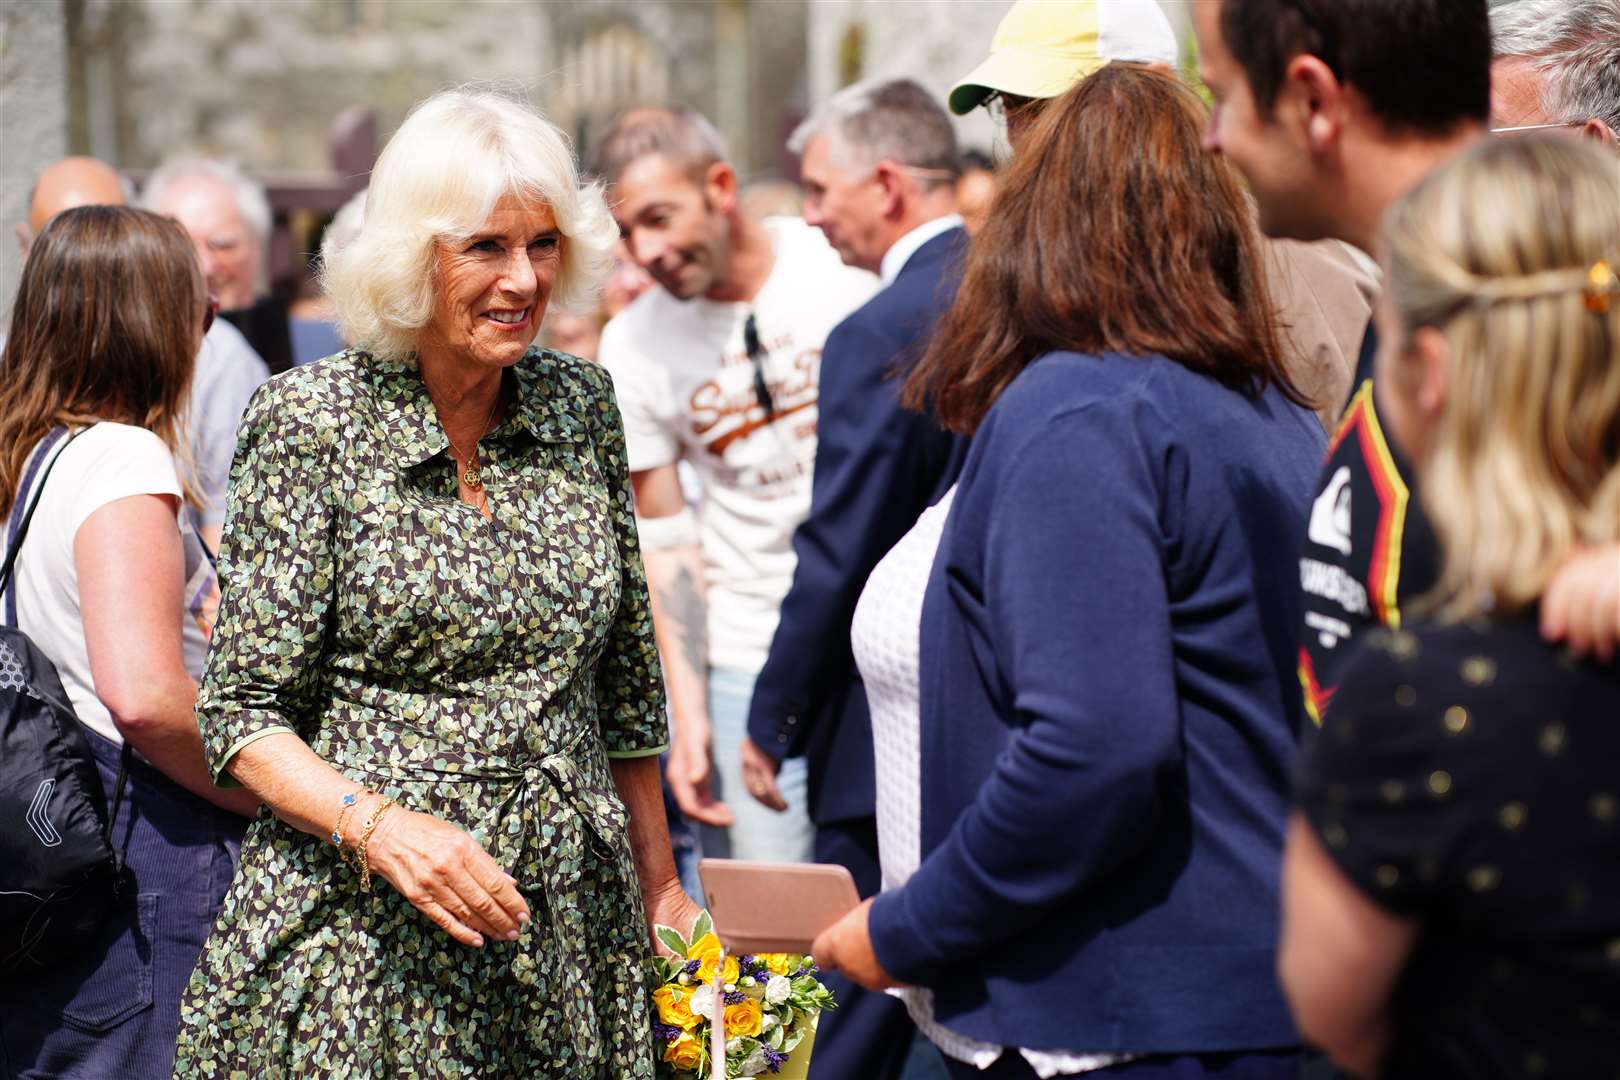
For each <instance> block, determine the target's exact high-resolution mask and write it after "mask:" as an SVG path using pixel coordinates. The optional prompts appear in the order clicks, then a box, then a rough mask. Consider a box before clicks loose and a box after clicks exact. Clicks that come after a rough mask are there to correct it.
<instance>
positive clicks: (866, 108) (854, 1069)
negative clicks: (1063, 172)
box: [742, 79, 967, 1078]
mask: <svg viewBox="0 0 1620 1080" xmlns="http://www.w3.org/2000/svg"><path fill="white" fill-rule="evenodd" d="M789 146H790V148H791V149H793V150H794V151H795V152H797V153H800V154H802V155H803V162H802V176H803V180H804V185H805V191H806V200H805V220H806V221H808V222H810V223H811V224H814V225H818V226H820V227H821V229H822V231H824V232H825V233H826V234H827V239H828V241H829V242H831V244H832V245H833V247H834V248H836V249H837V250H838V253H839V255H840V256H842V257H843V260H844V261H845V262H846V263H849V264H850V265H852V266H859V267H863V268H865V269H867V270H872V271H874V272H876V273H878V274H879V275H880V277H881V278H882V281H883V283H884V286H885V287H884V289H883V291H882V292H880V293H878V294H877V296H875V297H873V298H872V299H871V300H870V301H868V302H867V304H866V305H865V306H864V307H862V308H860V309H858V310H857V311H856V312H855V313H854V314H852V315H850V316H849V317H848V318H847V319H845V320H844V321H843V322H842V323H840V324H839V325H838V326H837V327H836V328H835V329H834V330H833V331H832V333H831V334H829V335H828V337H827V343H826V345H825V346H824V348H823V350H822V359H821V406H820V430H819V433H818V438H819V442H818V444H817V449H816V469H815V483H814V489H813V495H812V499H811V506H810V516H809V517H808V518H807V519H806V520H805V522H804V523H803V524H802V525H800V526H799V529H798V532H797V533H796V534H795V535H794V538H793V547H794V551H795V552H796V554H797V556H798V567H797V569H796V570H795V572H794V576H793V587H792V589H791V591H789V593H788V595H787V599H786V600H784V601H783V603H782V615H781V622H780V624H779V625H778V627H777V630H776V636H775V638H774V639H773V640H772V643H771V651H770V656H769V658H768V659H767V660H766V662H765V667H764V669H763V670H762V671H761V672H760V675H759V680H758V682H757V683H756V684H755V687H754V699H753V705H752V707H751V708H750V710H749V718H748V732H749V736H750V738H749V740H748V741H747V742H745V743H744V744H743V762H742V764H743V776H744V779H745V780H746V781H747V784H748V787H749V791H750V794H752V795H753V796H754V797H755V798H757V799H759V800H760V801H761V802H763V803H765V804H766V805H767V806H775V807H778V808H780V807H781V806H782V805H784V804H783V803H782V802H781V797H780V795H779V794H778V793H777V791H776V785H775V783H774V780H775V775H776V770H777V768H778V766H779V763H780V761H781V759H782V758H784V757H788V756H795V755H800V754H803V755H805V756H806V757H807V758H808V759H809V801H810V806H809V810H810V816H811V819H812V820H813V821H814V822H815V823H816V858H817V860H818V861H821V862H836V863H841V864H842V865H844V866H847V867H848V868H849V869H850V872H851V873H852V874H853V875H854V877H855V882H856V884H857V886H858V887H859V888H860V891H861V894H862V895H863V896H870V895H872V894H873V893H876V892H877V891H878V888H879V886H880V876H879V869H878V858H877V821H876V816H875V813H876V811H875V807H874V799H875V780H874V776H873V758H872V727H871V720H870V717H869V716H868V713H867V705H866V692H865V690H864V688H863V687H862V686H861V680H860V674H859V672H858V671H857V670H856V667H855V661H854V657H853V656H852V655H851V652H850V643H849V630H850V621H851V619H852V618H853V617H854V614H855V602H856V600H858V599H859V598H860V594H861V589H862V588H863V587H864V586H865V584H866V578H867V576H868V575H869V574H870V573H871V572H872V568H873V567H874V566H876V565H877V563H878V560H879V559H881V558H882V557H883V556H884V555H885V554H886V553H887V552H888V550H889V548H891V547H893V546H894V544H895V542H896V541H898V540H899V539H900V538H901V537H902V536H904V535H905V534H906V532H907V530H909V529H910V528H911V526H912V525H913V524H915V523H916V520H917V517H918V515H920V514H921V513H922V511H923V510H924V509H926V508H927V507H928V506H929V505H930V504H931V503H933V502H934V501H935V500H937V499H938V498H939V497H940V496H941V495H942V494H944V492H945V491H946V490H947V489H948V488H949V487H950V485H951V484H952V483H953V482H954V481H955V479H956V475H957V473H958V472H959V471H960V470H961V465H962V460H963V458H964V457H965V455H966V441H965V440H963V439H961V438H960V437H958V436H954V435H951V434H950V433H948V432H946V431H944V430H943V429H942V428H941V427H940V426H939V425H938V424H937V423H936V422H935V421H934V419H933V418H932V417H931V416H926V415H923V414H920V413H915V412H910V411H907V410H905V409H902V408H901V406H900V400H899V394H900V384H901V382H902V381H903V378H902V376H903V373H904V371H905V369H906V368H908V367H909V366H910V365H911V364H912V363H914V362H915V361H916V359H917V358H918V357H919V356H920V355H921V353H922V350H923V349H924V348H925V347H926V346H927V343H928V338H929V336H930V335H931V334H932V333H933V328H934V323H935V322H936V320H937V319H938V318H939V316H940V314H941V313H943V312H944V310H945V308H946V307H948V306H949V304H950V302H951V300H952V298H953V297H954V296H955V294H956V286H957V284H958V282H959V281H960V279H961V261H962V255H963V253H964V251H965V249H966V244H967V234H966V233H965V232H964V231H963V230H962V227H961V218H959V217H958V216H957V215H956V214H955V203H956V195H955V186H954V181H955V178H956V160H957V158H956V139H955V135H954V133H953V131H952V128H951V123H950V119H949V118H948V117H947V116H946V115H945V112H944V110H943V109H942V108H941V107H940V106H939V104H938V103H936V102H935V101H934V100H933V99H932V98H931V97H930V96H929V95H928V92H927V91H926V90H924V89H923V88H922V87H921V86H919V85H918V84H917V83H915V82H912V81H911V80H909V79H900V80H891V81H885V82H868V83H862V84H857V85H856V86H852V87H850V88H848V89H847V90H844V91H842V92H840V93H839V94H838V95H836V96H835V97H833V98H832V99H830V100H829V101H828V102H827V103H826V105H824V106H823V107H822V108H821V109H820V110H818V111H817V112H816V114H815V115H813V116H811V117H810V119H809V120H807V121H806V122H805V123H804V124H803V125H801V126H800V128H799V129H798V130H797V131H795V132H794V134H793V137H792V139H791V140H790V142H789ZM835 989H836V990H837V992H838V1000H839V1007H838V1010H837V1011H836V1012H833V1013H828V1014H826V1015H825V1016H824V1017H823V1018H822V1022H821V1028H820V1032H819V1033H818V1036H817V1041H816V1053H815V1057H814V1059H813V1061H814V1064H813V1066H812V1069H813V1073H812V1075H813V1076H821V1077H854V1076H859V1077H863V1078H866V1077H871V1078H881V1077H895V1076H899V1075H900V1074H901V1071H902V1069H903V1068H904V1066H905V1062H906V1057H907V1053H908V1049H909V1047H910V1044H911V1035H912V1031H913V1029H912V1024H911V1021H910V1018H909V1017H908V1016H907V1014H906V1011H905V1008H904V1007H903V1006H902V1005H901V1004H900V1003H899V1002H898V1001H896V1000H895V999H893V998H889V997H887V996H886V995H883V994H873V993H870V992H868V991H865V990H862V989H861V988H860V987H858V986H856V985H855V984H853V983H848V982H843V981H842V980H840V981H839V984H838V985H837V986H835Z"/></svg>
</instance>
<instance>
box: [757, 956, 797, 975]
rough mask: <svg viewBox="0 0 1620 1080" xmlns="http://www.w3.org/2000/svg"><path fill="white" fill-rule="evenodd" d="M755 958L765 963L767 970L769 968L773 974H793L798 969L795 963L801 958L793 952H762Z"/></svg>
mask: <svg viewBox="0 0 1620 1080" xmlns="http://www.w3.org/2000/svg"><path fill="white" fill-rule="evenodd" d="M754 959H755V960H758V961H759V962H760V963H762V964H764V965H765V967H766V970H768V971H769V972H770V973H771V974H772V975H791V974H792V973H793V972H794V971H796V970H798V969H797V967H796V966H795V965H796V962H797V961H798V959H799V958H798V957H797V956H794V955H792V954H791V953H785V952H771V953H760V954H759V955H758V956H756V957H754Z"/></svg>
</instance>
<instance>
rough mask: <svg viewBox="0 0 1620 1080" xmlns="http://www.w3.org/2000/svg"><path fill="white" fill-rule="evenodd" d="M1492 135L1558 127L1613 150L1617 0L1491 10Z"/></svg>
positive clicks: (1618, 137)
mask: <svg viewBox="0 0 1620 1080" xmlns="http://www.w3.org/2000/svg"><path fill="white" fill-rule="evenodd" d="M1491 38H1492V42H1493V44H1494V45H1495V47H1496V60H1495V61H1494V62H1493V63H1492V64H1491V133H1492V134H1493V135H1517V134H1520V133H1521V132H1530V131H1548V130H1560V129H1561V130H1564V131H1567V132H1569V133H1570V134H1579V135H1582V136H1584V137H1586V138H1589V139H1595V140H1597V141H1598V142H1599V143H1602V144H1603V145H1605V146H1607V147H1609V148H1610V149H1611V150H1616V151H1620V0H1516V2H1515V3H1510V4H1503V5H1501V6H1499V7H1496V8H1493V9H1492V10H1491Z"/></svg>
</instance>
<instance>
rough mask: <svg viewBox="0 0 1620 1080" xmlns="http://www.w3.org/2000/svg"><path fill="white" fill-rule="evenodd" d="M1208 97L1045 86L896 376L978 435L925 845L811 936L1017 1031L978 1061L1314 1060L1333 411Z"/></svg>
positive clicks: (1168, 1066)
mask: <svg viewBox="0 0 1620 1080" xmlns="http://www.w3.org/2000/svg"><path fill="white" fill-rule="evenodd" d="M1203 120H1204V110H1203V106H1202V105H1201V103H1199V102H1198V100H1197V99H1196V98H1195V97H1194V96H1193V95H1192V94H1191V93H1190V91H1188V90H1187V89H1186V88H1185V87H1183V86H1182V85H1181V84H1180V83H1179V82H1178V81H1177V80H1176V79H1175V78H1174V77H1173V76H1171V75H1169V74H1167V73H1163V72H1160V71H1155V70H1151V69H1147V68H1143V67H1139V66H1135V65H1128V64H1114V65H1111V66H1109V67H1108V68H1105V69H1103V70H1102V71H1101V72H1099V73H1097V74H1095V75H1092V76H1091V77H1090V78H1088V79H1086V80H1085V81H1084V82H1082V83H1081V84H1080V85H1079V86H1077V87H1076V88H1075V89H1074V90H1072V91H1070V92H1069V93H1068V94H1067V95H1066V96H1065V97H1064V98H1062V99H1059V100H1058V101H1055V102H1053V103H1052V105H1051V106H1049V107H1048V108H1047V109H1046V110H1045V111H1044V113H1043V115H1042V117H1041V118H1040V120H1039V121H1038V124H1039V127H1038V128H1037V129H1036V130H1034V131H1033V132H1032V134H1031V136H1030V138H1029V139H1028V140H1027V141H1026V142H1025V144H1024V146H1023V148H1022V150H1021V152H1020V154H1019V156H1018V158H1017V160H1016V161H1015V162H1014V163H1013V165H1012V168H1011V170H1010V173H1009V175H1008V176H1007V178H1006V183H1005V187H1004V188H1003V190H1002V192H1001V194H1000V195H999V196H998V198H997V201H996V203H995V205H994V207H993V208H992V211H991V219H990V221H989V223H988V224H987V225H986V226H985V229H984V231H983V233H982V234H981V235H980V236H979V237H977V238H976V239H975V242H974V245H973V249H972V252H971V254H970V256H969V262H968V266H967V271H966V277H965V280H964V283H963V286H962V289H961V292H960V294H959V295H958V298H957V301H956V304H955V307H954V308H953V309H952V310H951V312H950V313H949V314H948V315H947V316H946V318H945V320H944V321H943V322H942V324H941V328H940V331H939V333H938V335H937V336H936V338H935V340H934V343H933V345H932V347H931V349H930V351H929V353H928V355H927V356H926V357H925V359H924V360H923V362H922V363H921V364H920V365H919V366H918V368H917V369H916V371H915V374H914V375H913V376H912V378H911V381H910V383H909V384H908V387H907V392H908V395H909V396H910V398H911V401H912V403H913V404H918V403H922V402H929V403H932V404H933V406H934V407H935V408H936V409H937V410H938V413H939V414H940V415H941V417H942V418H943V419H944V420H945V422H946V423H947V424H948V425H949V426H951V427H952V428H953V429H955V430H958V431H961V432H964V433H971V434H972V435H973V447H972V450H971V452H970V456H969V458H968V462H967V465H966V467H965V470H964V472H963V474H962V478H961V480H960V483H959V485H958V490H957V494H956V499H955V504H954V506H953V507H952V509H951V513H950V517H949V519H948V521H947V523H946V525H945V531H944V536H943V538H942V540H941V547H940V550H939V555H938V558H937V560H936V561H935V563H934V568H933V572H932V576H931V579H930V581H929V585H928V592H927V598H926V601H925V604H924V609H923V621H922V630H921V641H920V647H921V688H920V689H921V747H922V751H921V752H922V760H921V767H922V838H921V840H922V845H921V850H922V852H923V855H924V859H923V862H922V865H921V866H920V868H919V869H918V871H917V872H916V874H915V875H914V876H913V877H912V878H911V879H910V880H909V881H908V882H907V883H906V884H905V885H904V886H903V887H901V888H899V889H896V890H894V891H891V892H887V893H884V894H883V895H881V896H880V897H878V898H877V899H876V901H875V902H873V901H868V902H867V903H866V904H863V905H862V906H861V907H860V908H858V909H856V910H855V911H854V912H852V913H851V914H850V915H849V916H848V917H846V918H845V919H844V920H843V921H842V922H840V923H839V924H837V925H836V926H834V927H833V928H832V929H830V930H829V931H828V932H827V933H825V934H824V935H822V937H821V939H820V940H818V941H817V942H816V945H815V956H816V959H817V961H818V962H819V963H821V964H822V965H823V966H824V967H829V968H836V969H840V970H843V971H844V972H846V973H847V974H849V975H850V976H851V977H852V978H854V979H855V980H856V981H858V982H861V983H863V984H866V985H868V986H872V987H880V986H892V985H896V984H898V983H910V984H917V985H922V986H927V987H929V988H931V989H932V990H933V991H934V1001H935V1010H936V1019H938V1020H939V1021H941V1022H943V1023H944V1024H945V1026H947V1027H948V1028H950V1029H951V1030H952V1031H953V1032H956V1033H959V1034H961V1035H965V1036H968V1037H970V1038H972V1039H975V1040H980V1041H982V1042H986V1043H988V1044H991V1046H992V1047H998V1046H999V1047H1001V1048H1002V1052H1001V1054H1000V1056H999V1058H998V1059H997V1060H996V1062H995V1064H994V1065H993V1066H992V1067H991V1068H990V1069H989V1070H988V1071H986V1072H979V1071H977V1070H975V1069H974V1067H973V1066H971V1065H967V1064H963V1063H959V1062H954V1061H953V1062H952V1063H951V1068H952V1069H953V1070H958V1074H959V1075H961V1076H977V1077H993V1076H1006V1077H1031V1076H1035V1075H1037V1074H1036V1072H1035V1071H1034V1069H1033V1068H1032V1067H1031V1065H1030V1063H1029V1062H1030V1060H1031V1059H1033V1060H1035V1061H1037V1062H1039V1064H1040V1065H1041V1067H1042V1069H1043V1070H1049V1069H1051V1068H1058V1069H1060V1070H1061V1071H1066V1072H1079V1071H1083V1070H1088V1071H1089V1070H1097V1066H1098V1065H1099V1064H1100V1063H1102V1062H1112V1063H1111V1064H1105V1065H1103V1066H1102V1068H1101V1069H1100V1070H1097V1071H1096V1072H1095V1075H1098V1076H1109V1077H1112V1076H1113V1075H1115V1074H1128V1075H1130V1076H1132V1077H1150V1076H1172V1075H1173V1076H1199V1075H1203V1074H1204V1073H1205V1072H1206V1071H1213V1070H1216V1069H1219V1070H1220V1073H1219V1074H1220V1075H1221V1076H1223V1077H1234V1076H1236V1077H1272V1076H1286V1075H1293V1074H1294V1072H1296V1071H1297V1069H1298V1065H1299V1055H1298V1051H1297V1049H1296V1045H1297V1043H1298V1036H1297V1035H1296V1033H1295V1031H1294V1029H1293V1026H1292V1024H1291V1022H1290V1020H1289V1015H1288V1010H1287V1007H1286V1005H1285V1004H1284V1001H1283V997H1282V993H1281V990H1280V988H1279V986H1278V983H1277V978H1276V974H1275V964H1276V945H1277V936H1278V916H1277V912H1278V869H1279V864H1280V859H1281V853H1282V846H1283V837H1284V824H1285V819H1286V814H1287V808H1288V795H1289V779H1290V770H1291V767H1292V764H1293V760H1294V751H1295V741H1296V738H1297V737H1298V735H1299V729H1300V725H1301V723H1302V722H1303V718H1304V711H1303V708H1302V705H1301V699H1300V692H1299V687H1298V684H1297V683H1296V681H1295V676H1294V661H1293V653H1294V642H1293V634H1294V627H1295V626H1296V620H1297V618H1298V615H1297V610H1296V605H1297V596H1298V592H1299V585H1298V580H1297V571H1296V570H1295V569H1294V568H1295V567H1296V566H1297V561H1296V559H1297V552H1296V542H1297V539H1298V538H1299V537H1300V536H1302V535H1303V534H1304V531H1305V515H1306V511H1307V501H1308V499H1309V493H1310V491H1311V488H1312V485H1313V483H1314V480H1315V473H1316V469H1317V465H1318V462H1319V460H1320V458H1321V452H1322V449H1323V437H1322V431H1321V427H1320V425H1319V424H1318V423H1317V421H1316V418H1315V417H1314V415H1313V414H1312V413H1311V412H1310V411H1309V409H1308V408H1307V407H1306V406H1307V403H1305V402H1304V401H1302V399H1301V396H1300V395H1299V393H1298V392H1297V391H1296V390H1295V389H1294V386H1293V384H1292V383H1291V382H1290V380H1289V378H1288V376H1287V374H1286V373H1285V371H1284V370H1283V367H1282V364H1281V360H1280V355H1281V349H1280V345H1279V340H1278V335H1279V331H1278V328H1277V327H1276V325H1275V322H1274V317H1273V315H1272V313H1271V312H1272V309H1271V305H1270V301H1269V298H1268V296H1267V294H1266V289H1265V285H1264V282H1263V271H1262V268H1261V266H1260V264H1259V258H1260V255H1259V251H1258V248H1257V241H1256V239H1255V234H1254V231H1253V225H1252V220H1251V215H1250V210H1249V208H1248V204H1247V202H1246V199H1245V196H1244V194H1243V192H1242V190H1241V188H1240V187H1239V185H1238V183H1237V181H1236V179H1235V178H1234V175H1233V173H1232V171H1231V169H1230V168H1229V167H1228V166H1227V165H1226V164H1225V162H1224V161H1223V160H1222V159H1220V158H1218V157H1214V156H1212V155H1208V154H1205V153H1204V152H1203V151H1202V150H1201V148H1200V146H1199V137H1200V132H1201V129H1202V125H1203ZM1065 1063H1067V1064H1065ZM1047 1075H1050V1073H1047Z"/></svg>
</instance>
